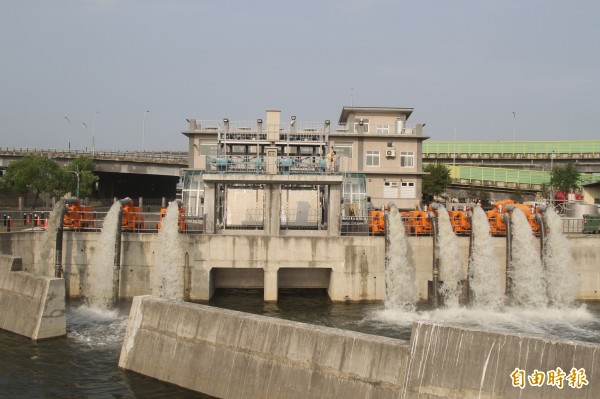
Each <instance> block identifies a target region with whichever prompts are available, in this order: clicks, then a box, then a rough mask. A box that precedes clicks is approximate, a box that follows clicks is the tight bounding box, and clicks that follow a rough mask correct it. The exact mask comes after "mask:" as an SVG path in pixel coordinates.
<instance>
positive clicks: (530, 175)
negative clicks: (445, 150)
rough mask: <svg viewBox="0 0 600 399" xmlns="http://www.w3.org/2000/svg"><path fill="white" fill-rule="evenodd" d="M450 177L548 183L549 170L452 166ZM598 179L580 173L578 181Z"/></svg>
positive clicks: (598, 178) (470, 179) (582, 182)
mask: <svg viewBox="0 0 600 399" xmlns="http://www.w3.org/2000/svg"><path fill="white" fill-rule="evenodd" d="M448 168H449V169H450V177H452V178H453V179H461V180H468V181H473V180H479V181H495V182H506V183H519V184H538V185H541V184H549V183H550V172H543V171H539V170H527V169H509V168H491V167H485V166H452V165H448ZM598 181H600V175H590V174H582V175H581V177H580V179H579V183H580V184H590V183H595V182H598Z"/></svg>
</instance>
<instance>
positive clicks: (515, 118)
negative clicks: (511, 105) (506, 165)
mask: <svg viewBox="0 0 600 399" xmlns="http://www.w3.org/2000/svg"><path fill="white" fill-rule="evenodd" d="M516 138H517V114H515V112H514V111H513V155H514V154H515V140H516Z"/></svg>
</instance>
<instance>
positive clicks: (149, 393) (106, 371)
mask: <svg viewBox="0 0 600 399" xmlns="http://www.w3.org/2000/svg"><path fill="white" fill-rule="evenodd" d="M209 304H210V305H212V306H218V307H223V308H229V309H235V310H240V311H245V312H250V313H255V314H262V315H266V316H272V317H280V318H286V319H291V320H296V321H300V322H306V323H312V324H319V325H324V326H329V327H335V328H341V329H347V330H354V331H361V332H365V333H370V334H376V335H384V336H389V337H393V338H399V339H406V340H408V339H409V338H410V326H411V324H412V322H414V321H416V320H433V321H445V322H454V323H459V324H461V325H468V326H475V327H483V328H489V329H495V330H500V331H521V332H526V333H529V334H540V335H543V336H546V337H557V338H563V339H564V338H566V339H572V340H578V341H587V342H596V343H600V304H598V303H589V304H585V305H581V304H580V305H577V306H576V307H574V308H569V309H562V310H558V309H551V308H548V309H543V310H540V309H535V310H531V309H530V310H527V309H517V308H508V309H505V310H503V311H498V312H490V311H486V312H484V311H478V310H471V309H465V308H456V309H437V310H433V309H427V308H426V307H418V308H417V310H416V311H412V312H408V311H397V310H390V309H386V308H385V306H384V305H383V304H382V303H361V304H354V303H352V304H351V303H332V302H331V301H330V300H329V299H328V297H327V294H326V292H324V291H318V290H280V292H279V301H278V302H277V303H264V302H263V292H262V290H225V291H220V292H217V294H216V295H215V297H214V298H213V300H211V301H210V302H209ZM130 306H131V303H130V302H126V303H122V304H121V307H120V308H119V309H118V310H112V311H99V310H94V309H90V308H87V307H86V306H82V305H81V304H80V303H78V302H69V303H68V307H67V336H66V337H64V338H58V339H52V340H47V341H40V342H33V341H30V340H29V339H26V338H23V337H21V336H17V335H15V334H11V333H8V332H5V331H0V398H150V399H152V398H175V399H177V398H208V396H204V395H200V394H196V393H193V392H190V391H186V390H183V389H179V388H177V387H172V386H169V385H166V384H164V383H161V382H159V381H155V380H151V379H149V378H145V377H142V376H139V375H137V374H135V373H132V372H127V371H123V370H119V369H118V367H117V366H118V360H119V355H120V351H121V344H122V341H123V337H124V334H125V330H126V328H127V316H128V313H129V308H130ZM201 362H202V359H198V364H199V365H200V364H201Z"/></svg>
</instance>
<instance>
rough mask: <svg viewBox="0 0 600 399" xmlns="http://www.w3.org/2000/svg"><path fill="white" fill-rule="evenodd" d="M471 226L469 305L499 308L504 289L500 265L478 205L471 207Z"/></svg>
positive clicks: (488, 229) (488, 227)
mask: <svg viewBox="0 0 600 399" xmlns="http://www.w3.org/2000/svg"><path fill="white" fill-rule="evenodd" d="M471 228H472V229H473V242H472V243H471V246H472V247H471V257H470V259H469V264H470V266H471V267H470V273H471V276H470V277H471V282H470V291H471V295H472V298H471V305H472V306H473V307H474V308H499V307H500V306H502V304H503V302H504V290H503V287H501V286H500V283H499V282H500V265H499V264H498V261H497V259H496V257H495V256H494V243H493V239H492V236H491V234H490V225H489V222H488V219H487V215H486V214H485V212H484V210H483V209H481V207H479V206H476V207H474V209H473V216H472V219H471Z"/></svg>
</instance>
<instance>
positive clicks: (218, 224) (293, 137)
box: [182, 107, 427, 235]
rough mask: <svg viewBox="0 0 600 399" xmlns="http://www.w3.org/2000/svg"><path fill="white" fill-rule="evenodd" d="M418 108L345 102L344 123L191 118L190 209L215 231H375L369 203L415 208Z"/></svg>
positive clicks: (274, 114)
mask: <svg viewBox="0 0 600 399" xmlns="http://www.w3.org/2000/svg"><path fill="white" fill-rule="evenodd" d="M412 111H413V109H412V108H390V107H385V108H383V107H382V108H378V107H344V108H343V109H342V112H341V114H340V118H339V121H338V127H337V128H336V127H332V126H331V122H330V121H329V120H325V121H323V122H310V123H303V122H301V121H299V120H296V117H295V116H291V117H290V118H289V119H287V120H285V121H283V120H282V117H281V111H279V110H267V112H266V119H264V120H263V119H262V118H259V119H257V120H256V121H250V122H235V121H230V120H229V119H228V118H224V119H223V120H219V121H200V120H196V119H189V120H188V122H189V128H188V130H187V131H184V132H183V134H184V135H185V136H187V137H188V140H189V165H190V168H189V169H186V170H185V171H184V173H183V191H182V199H183V202H184V208H185V209H186V212H187V214H189V215H197V216H204V217H205V229H206V230H205V231H206V232H208V233H215V232H220V233H225V232H226V231H227V230H232V229H235V230H240V229H243V230H247V231H248V232H250V230H259V231H260V230H262V231H263V232H264V234H270V235H280V234H290V232H291V231H293V230H304V231H306V230H311V231H312V233H311V234H315V235H319V234H327V235H338V234H339V232H340V231H343V230H344V229H347V230H352V229H356V230H360V229H361V228H364V227H366V223H367V216H368V209H369V207H371V208H373V207H374V208H381V207H382V206H384V205H387V204H388V203H394V204H396V206H398V208H400V209H415V208H416V207H418V206H419V203H420V199H421V176H422V174H423V172H422V164H421V158H422V156H421V155H422V153H421V147H422V142H423V140H426V139H427V137H425V136H423V126H424V125H423V124H418V125H416V126H414V127H407V125H406V121H407V119H408V118H409V117H410V115H411V113H412ZM361 224H362V225H363V226H362V227H361ZM326 231H328V232H327V233H325V232H326ZM236 234H240V232H239V231H238V232H236ZM259 234H260V233H259Z"/></svg>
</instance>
